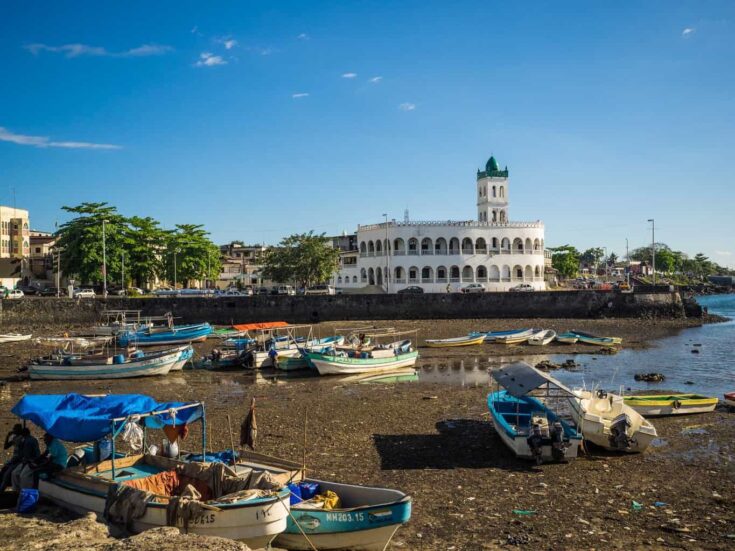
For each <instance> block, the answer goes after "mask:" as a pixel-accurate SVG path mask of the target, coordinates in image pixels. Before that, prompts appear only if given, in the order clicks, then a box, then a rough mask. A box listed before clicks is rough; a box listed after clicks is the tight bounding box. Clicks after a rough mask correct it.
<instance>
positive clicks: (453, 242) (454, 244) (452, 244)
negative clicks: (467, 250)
mask: <svg viewBox="0 0 735 551" xmlns="http://www.w3.org/2000/svg"><path fill="white" fill-rule="evenodd" d="M449 254H459V239H457V238H456V237H452V238H451V239H450V240H449ZM457 277H459V276H457Z"/></svg>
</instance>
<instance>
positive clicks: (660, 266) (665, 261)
mask: <svg viewBox="0 0 735 551" xmlns="http://www.w3.org/2000/svg"><path fill="white" fill-rule="evenodd" d="M675 266H676V257H675V256H674V253H672V252H671V250H670V249H662V250H660V251H657V252H656V270H657V271H661V272H663V273H665V274H670V273H672V272H673V271H674V267H675Z"/></svg>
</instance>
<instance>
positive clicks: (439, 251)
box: [434, 249, 447, 254]
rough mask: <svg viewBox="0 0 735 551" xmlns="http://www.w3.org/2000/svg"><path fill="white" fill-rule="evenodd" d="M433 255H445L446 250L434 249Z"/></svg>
mask: <svg viewBox="0 0 735 551" xmlns="http://www.w3.org/2000/svg"><path fill="white" fill-rule="evenodd" d="M434 254H447V250H446V249H436V250H435V251H434Z"/></svg>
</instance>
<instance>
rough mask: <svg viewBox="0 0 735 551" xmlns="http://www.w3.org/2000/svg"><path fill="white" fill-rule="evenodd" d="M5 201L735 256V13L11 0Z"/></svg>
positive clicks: (668, 7)
mask: <svg viewBox="0 0 735 551" xmlns="http://www.w3.org/2000/svg"><path fill="white" fill-rule="evenodd" d="M0 31H1V32H0V52H1V53H2V55H0V75H2V78H0V203H2V204H12V200H13V199H12V197H13V190H15V196H16V202H17V206H18V207H23V208H28V209H29V210H30V211H31V221H32V226H33V227H35V228H39V229H53V226H54V222H55V221H56V220H58V221H63V220H64V219H65V215H64V213H63V212H62V211H61V210H60V208H59V207H60V206H61V205H65V204H66V205H70V204H72V205H73V204H77V203H80V202H82V201H108V202H109V203H111V204H114V205H116V206H117V207H118V208H119V210H120V211H121V212H122V213H123V214H127V215H133V214H137V215H143V216H145V215H150V216H154V217H156V218H158V219H159V220H161V222H162V223H163V224H164V225H166V226H172V225H174V224H176V223H201V224H204V225H205V226H206V227H207V229H208V230H209V231H210V232H211V234H212V237H213V238H214V240H215V241H217V242H225V241H227V240H230V239H243V240H245V241H247V242H266V243H275V242H277V241H278V240H279V239H280V238H281V237H282V236H284V235H287V234H289V233H293V232H301V231H308V230H310V229H314V230H316V231H318V232H322V231H324V232H327V233H340V232H341V231H342V230H347V231H352V230H354V229H355V227H356V225H357V224H358V223H371V222H375V221H380V220H382V213H384V212H387V213H388V214H389V216H390V217H395V218H398V219H400V218H402V217H403V212H404V209H406V208H408V209H409V210H410V214H411V218H413V219H421V220H435V219H450V218H452V219H472V218H474V217H475V216H476V209H475V195H474V194H475V171H476V170H477V168H478V167H481V166H483V165H484V163H485V162H486V160H487V158H488V156H489V155H490V154H491V153H492V154H494V155H495V156H496V157H497V158H498V160H499V162H500V164H501V165H506V164H507V165H508V167H509V169H510V200H511V207H510V215H511V218H512V219H514V220H536V219H542V220H544V222H545V223H546V228H547V229H546V242H547V244H549V245H554V244H564V243H573V244H575V245H577V246H578V247H580V248H587V247H590V246H607V247H608V249H609V250H614V251H616V252H617V253H618V254H621V253H624V249H625V239H626V237H627V238H628V239H629V241H630V245H631V248H632V247H634V246H638V245H642V244H645V243H646V242H647V241H649V240H650V230H649V229H648V228H649V224H647V222H646V220H647V219H648V218H655V219H656V226H657V238H658V240H660V241H664V242H666V243H668V244H669V245H671V246H673V247H676V248H678V249H682V250H685V251H687V252H689V253H692V254H694V253H696V252H699V251H702V252H704V253H705V254H708V255H709V256H711V257H712V258H713V259H714V260H716V261H718V262H720V263H723V264H727V265H731V266H732V265H735V244H734V243H733V237H732V236H733V235H735V216H733V205H735V191H734V189H733V185H732V184H733V168H732V166H733V161H732V159H733V158H734V157H733V151H734V150H735V132H734V128H733V124H734V122H733V121H735V86H734V84H735V40H734V38H735V4H734V3H733V2H732V1H729V0H727V1H709V2H700V1H680V2H671V1H640V2H589V1H584V2H499V1H477V2H462V1H455V2H431V1H427V0H423V1H407V2H369V1H365V2H346V1H343V2H337V1H334V2H316V1H311V2H276V1H262V2H245V1H233V2H183V1H170V2H142V1H128V2H115V3H112V2H98V1H95V2H81V1H77V2H63V1H55V2H40V1H32V0H29V1H26V2H13V1H8V0H6V1H4V2H0Z"/></svg>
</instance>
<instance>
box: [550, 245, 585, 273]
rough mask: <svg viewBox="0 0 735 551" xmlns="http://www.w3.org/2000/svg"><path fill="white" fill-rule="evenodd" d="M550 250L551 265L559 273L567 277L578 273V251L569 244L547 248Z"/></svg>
mask: <svg viewBox="0 0 735 551" xmlns="http://www.w3.org/2000/svg"><path fill="white" fill-rule="evenodd" d="M549 250H550V251H551V253H552V254H551V265H552V266H553V267H554V269H555V270H556V271H558V272H559V275H561V276H562V277H565V278H567V279H569V278H572V277H575V276H576V275H577V274H578V273H579V251H578V250H577V249H576V248H575V247H572V246H571V245H562V246H561V247H554V248H551V249H549Z"/></svg>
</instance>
